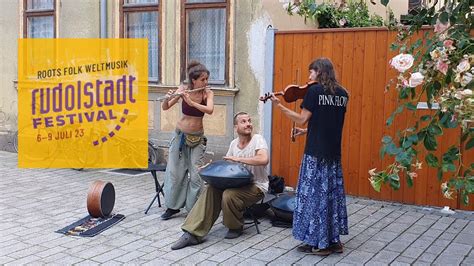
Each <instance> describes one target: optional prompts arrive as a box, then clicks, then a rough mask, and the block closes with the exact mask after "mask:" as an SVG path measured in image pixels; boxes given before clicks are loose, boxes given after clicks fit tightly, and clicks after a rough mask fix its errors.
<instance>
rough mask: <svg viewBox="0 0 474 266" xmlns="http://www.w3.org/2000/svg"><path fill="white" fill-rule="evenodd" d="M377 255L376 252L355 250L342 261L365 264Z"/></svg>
mask: <svg viewBox="0 0 474 266" xmlns="http://www.w3.org/2000/svg"><path fill="white" fill-rule="evenodd" d="M374 256H375V253H370V252H365V251H359V250H353V251H352V252H351V253H349V254H348V255H347V256H346V257H344V259H342V260H341V262H345V263H355V264H364V263H365V262H367V261H369V260H370V259H371V258H373V257H374Z"/></svg>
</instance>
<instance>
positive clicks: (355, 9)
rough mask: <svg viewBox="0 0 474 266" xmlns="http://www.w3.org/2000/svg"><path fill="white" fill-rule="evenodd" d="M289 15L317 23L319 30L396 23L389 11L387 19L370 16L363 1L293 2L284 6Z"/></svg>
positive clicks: (302, 0)
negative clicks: (337, 2)
mask: <svg viewBox="0 0 474 266" xmlns="http://www.w3.org/2000/svg"><path fill="white" fill-rule="evenodd" d="M284 8H285V10H286V11H287V13H288V14H289V15H294V14H296V15H299V16H301V17H303V18H304V21H305V23H307V21H308V20H311V21H314V22H316V21H317V22H318V23H317V24H318V27H319V28H354V27H379V26H384V25H385V26H393V25H395V24H397V21H396V19H395V17H394V15H393V12H392V11H391V10H390V9H389V12H388V19H387V21H386V22H384V19H383V18H382V17H381V16H379V15H376V14H370V12H369V8H368V6H367V4H366V2H365V1H364V0H349V1H341V3H340V4H335V3H334V2H333V1H329V2H323V3H322V4H319V5H318V4H316V2H315V1H314V0H294V1H290V2H288V3H286V4H285V5H284Z"/></svg>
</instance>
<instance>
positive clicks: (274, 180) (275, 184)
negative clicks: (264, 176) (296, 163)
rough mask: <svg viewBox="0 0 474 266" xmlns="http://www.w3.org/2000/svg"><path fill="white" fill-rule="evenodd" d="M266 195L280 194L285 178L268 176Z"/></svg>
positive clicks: (283, 187)
mask: <svg viewBox="0 0 474 266" xmlns="http://www.w3.org/2000/svg"><path fill="white" fill-rule="evenodd" d="M268 181H269V184H268V193H270V194H277V193H282V192H283V190H284V189H285V178H283V177H281V176H277V175H269V176H268Z"/></svg>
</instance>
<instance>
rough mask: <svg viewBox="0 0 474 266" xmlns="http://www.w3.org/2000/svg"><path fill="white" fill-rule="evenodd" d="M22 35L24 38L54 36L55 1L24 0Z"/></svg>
mask: <svg viewBox="0 0 474 266" xmlns="http://www.w3.org/2000/svg"><path fill="white" fill-rule="evenodd" d="M23 7H24V17H23V18H24V20H23V25H24V26H23V27H24V28H23V36H24V37H26V38H54V37H55V36H56V31H55V28H56V27H55V17H56V1H55V0H24V2H23Z"/></svg>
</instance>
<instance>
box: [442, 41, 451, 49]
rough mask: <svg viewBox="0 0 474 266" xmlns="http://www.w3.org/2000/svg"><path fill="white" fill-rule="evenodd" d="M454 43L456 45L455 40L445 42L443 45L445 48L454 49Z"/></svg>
mask: <svg viewBox="0 0 474 266" xmlns="http://www.w3.org/2000/svg"><path fill="white" fill-rule="evenodd" d="M453 43H454V42H453V40H445V41H444V42H443V45H444V47H446V48H448V49H449V48H452V47H453Z"/></svg>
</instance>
